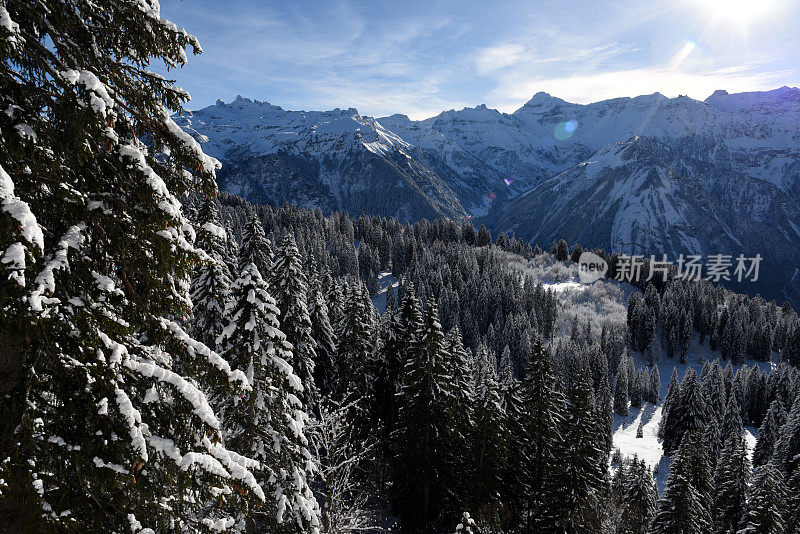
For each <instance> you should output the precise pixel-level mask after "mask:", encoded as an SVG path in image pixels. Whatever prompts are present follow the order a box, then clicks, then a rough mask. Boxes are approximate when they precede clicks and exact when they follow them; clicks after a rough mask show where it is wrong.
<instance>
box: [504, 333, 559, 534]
mask: <svg viewBox="0 0 800 534" xmlns="http://www.w3.org/2000/svg"><path fill="white" fill-rule="evenodd" d="M555 383H556V378H555V373H554V372H553V369H552V366H551V361H550V352H549V351H548V350H547V349H546V348H545V347H544V345H543V344H542V341H541V339H539V338H537V339H536V340H535V342H534V345H533V350H532V354H531V359H530V361H529V363H528V367H527V369H526V372H525V378H524V380H523V381H522V384H521V390H520V392H519V395H520V397H521V398H520V401H519V404H518V406H519V408H518V409H517V410H515V416H514V419H515V420H516V421H517V422H518V427H517V432H516V435H514V434H513V433H512V440H518V443H519V445H518V447H517V449H516V450H512V451H511V452H510V454H509V473H508V478H509V480H510V481H511V482H512V485H511V487H510V488H509V489H510V490H511V491H510V493H511V495H510V496H509V499H508V501H509V502H511V503H519V504H518V506H520V507H523V508H524V513H523V514H522V516H523V521H524V524H525V528H527V529H528V531H531V532H536V531H548V530H551V529H553V528H556V525H557V524H558V520H559V518H558V517H557V505H556V503H557V499H558V491H557V484H558V479H559V473H560V469H561V468H562V464H561V463H560V459H559V456H558V455H559V454H560V452H561V451H562V450H563V444H562V440H563V437H562V434H561V431H562V428H563V421H564V409H565V399H564V397H563V395H562V394H561V392H560V391H558V390H557V389H556V387H555V386H554V384H555ZM514 498H516V500H514Z"/></svg>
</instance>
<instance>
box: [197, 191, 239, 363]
mask: <svg viewBox="0 0 800 534" xmlns="http://www.w3.org/2000/svg"><path fill="white" fill-rule="evenodd" d="M198 217H199V221H198V224H199V228H198V230H197V247H198V248H199V249H200V250H202V251H204V252H205V253H206V257H205V259H204V260H203V262H202V264H201V265H200V267H199V269H198V270H197V274H196V275H195V276H194V278H193V279H192V304H193V306H194V317H193V319H192V334H193V335H194V337H195V338H196V339H197V340H198V341H201V342H203V343H204V344H205V345H206V346H208V347H210V348H212V349H215V348H216V339H217V337H218V336H219V335H220V334H221V333H222V329H223V328H225V326H226V325H227V322H228V320H227V318H226V317H225V306H226V305H227V302H228V298H229V293H230V285H231V276H230V271H229V270H228V265H227V264H226V263H225V258H224V255H225V246H226V245H225V243H226V241H227V234H226V233H225V230H224V229H223V228H222V226H221V224H222V223H221V222H220V215H219V206H218V202H217V199H216V198H214V197H208V198H206V199H205V200H204V201H203V203H202V205H201V208H200V211H199V214H198Z"/></svg>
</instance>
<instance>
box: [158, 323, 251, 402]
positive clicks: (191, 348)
mask: <svg viewBox="0 0 800 534" xmlns="http://www.w3.org/2000/svg"><path fill="white" fill-rule="evenodd" d="M159 321H160V322H161V326H162V328H164V329H165V330H167V331H168V332H169V333H170V334H171V335H172V337H174V338H175V339H176V340H177V341H178V342H180V343H181V344H183V346H184V347H186V350H187V351H188V352H189V355H190V356H196V355H199V356H201V357H203V358H205V360H206V361H207V362H208V363H210V364H211V365H213V366H214V367H216V368H217V369H219V370H220V371H222V372H223V373H225V374H226V375H227V376H228V381H229V382H231V383H232V384H238V385H239V387H240V388H242V389H243V390H248V391H249V390H251V389H253V388H252V386H251V385H250V381H249V380H247V376H246V375H245V374H244V373H243V372H242V371H240V370H239V369H231V365H230V364H229V363H228V362H227V361H226V360H225V359H224V358H222V357H221V356H220V355H219V354H217V353H216V352H214V351H213V350H211V349H209V348H208V347H207V346H206V345H205V344H204V343H201V342H200V341H197V340H196V339H194V338H193V337H192V336H190V335H189V334H187V333H186V331H185V330H184V329H183V328H181V325H179V324H178V323H176V322H175V321H170V320H169V319H164V318H163V317H162V318H160V319H159Z"/></svg>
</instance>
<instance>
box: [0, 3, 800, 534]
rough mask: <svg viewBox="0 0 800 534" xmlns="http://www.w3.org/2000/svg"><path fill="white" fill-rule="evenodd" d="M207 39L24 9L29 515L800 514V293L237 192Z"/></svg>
mask: <svg viewBox="0 0 800 534" xmlns="http://www.w3.org/2000/svg"><path fill="white" fill-rule="evenodd" d="M187 47H191V48H192V49H193V51H194V52H195V53H199V52H201V49H200V47H199V44H198V42H197V40H196V39H195V38H194V37H193V36H191V35H189V34H188V33H187V32H186V31H184V30H183V29H179V28H178V27H177V26H175V25H174V24H172V23H171V22H169V21H166V20H164V19H162V18H161V16H160V11H159V6H158V4H157V2H154V1H125V0H123V1H120V2H100V3H97V2H84V1H81V0H77V1H74V2H73V1H69V2H62V1H49V0H38V1H36V2H19V1H13V2H12V1H9V2H3V3H1V4H0V57H2V62H0V64H1V65H2V68H0V87H2V88H3V90H2V91H1V92H0V110H3V113H0V138H2V141H3V142H2V143H0V399H2V402H1V403H0V530H3V531H9V532H80V533H83V532H131V533H133V534H152V533H155V532H246V533H253V532H266V533H270V534H272V533H275V534H282V533H297V534H299V533H337V534H338V533H347V532H350V533H352V532H370V531H377V532H380V531H387V530H391V531H403V532H411V533H415V532H417V533H419V532H424V533H429V532H431V533H442V532H460V533H462V534H464V533H466V532H471V533H484V534H489V533H493V534H499V533H516V532H531V533H532V532H554V533H556V532H569V533H587V534H589V533H598V532H602V533H606V532H608V533H615V532H617V533H644V532H652V533H659V534H660V533H679V532H680V533H689V532H691V533H695V532H699V533H711V532H715V533H716V532H746V533H750V532H753V533H755V532H769V533H781V532H787V533H790V534H798V533H800V501H799V500H798V499H799V498H800V497H798V496H800V373H799V372H798V365H800V320H798V316H797V314H796V313H795V311H794V310H793V309H792V308H791V306H789V305H788V304H787V305H782V306H779V305H778V304H776V303H774V302H766V301H765V300H764V299H762V298H760V297H748V296H743V295H739V294H736V293H732V292H730V291H729V290H726V289H724V288H722V287H719V286H716V285H712V284H711V283H709V282H705V281H703V282H687V281H683V280H679V279H677V278H674V273H672V274H670V273H668V276H667V278H666V279H664V280H661V281H659V280H658V278H656V279H654V281H653V283H652V284H647V283H644V282H642V283H641V284H638V285H637V286H636V287H634V286H632V285H630V284H627V283H620V282H617V281H616V280H615V279H614V278H615V275H616V274H617V271H618V268H619V262H620V258H619V257H617V256H616V255H615V254H614V253H613V252H610V251H609V252H604V251H602V250H596V251H594V252H595V253H596V254H598V255H600V256H602V257H603V258H605V259H606V261H607V263H608V265H609V269H608V272H607V274H606V278H603V279H601V280H597V281H595V282H594V284H592V285H581V284H580V283H579V282H578V281H577V278H578V277H577V269H576V266H575V260H577V259H578V258H579V257H580V254H581V252H582V251H583V250H582V248H581V247H580V246H579V245H576V246H573V247H572V248H571V249H570V247H569V246H568V245H567V243H566V242H565V241H563V240H560V241H558V242H556V243H554V244H553V246H552V249H550V251H544V250H542V248H541V247H540V246H538V245H532V244H530V243H526V242H523V241H520V240H519V239H517V238H515V237H513V236H509V235H506V234H504V233H500V234H498V235H495V236H493V235H492V234H491V233H490V232H489V231H488V230H487V229H486V228H485V227H483V226H481V227H480V228H478V229H476V228H475V227H474V226H472V225H471V224H470V223H464V222H456V221H454V220H452V219H444V218H442V219H437V220H433V221H430V220H425V219H422V220H420V221H418V222H415V223H413V224H410V223H407V222H399V221H398V220H397V219H393V218H381V217H377V216H371V215H360V216H357V217H353V216H350V215H348V214H347V213H344V212H333V213H330V214H324V213H323V212H322V211H321V210H319V209H316V210H312V209H309V208H301V207H295V206H288V205H287V206H284V207H277V206H274V205H252V204H249V203H247V202H246V201H245V200H243V199H241V198H238V197H233V196H229V195H226V194H220V193H219V191H218V190H217V185H216V182H215V179H216V170H217V169H218V168H219V166H220V163H219V161H217V160H215V159H214V158H212V157H210V156H208V155H206V154H205V153H204V152H203V150H202V148H201V145H200V144H199V143H198V142H196V141H195V139H193V138H192V137H191V136H189V135H188V134H186V133H185V132H184V131H183V130H182V129H181V128H180V127H179V126H178V124H177V123H176V122H175V120H173V118H172V117H173V114H175V113H177V114H180V113H182V111H183V105H184V104H186V102H187V101H188V94H187V93H186V92H185V91H183V90H182V89H180V88H179V87H176V86H175V85H174V83H173V82H171V81H170V80H167V79H166V78H164V77H162V76H160V75H157V74H154V73H153V72H152V71H151V70H150V69H149V67H150V66H151V63H155V62H161V63H163V64H165V65H167V66H169V67H179V66H181V65H183V64H185V63H186V62H187V59H188V58H187V55H186V49H187ZM373 148H375V147H373ZM433 213H439V212H438V211H436V210H433ZM546 245H548V246H547V248H550V247H549V243H548V244H546ZM650 269H651V266H650V265H649V264H647V263H645V264H644V266H643V267H642V270H643V272H644V273H645V274H646V273H647V272H649V271H650ZM646 278H647V277H646V276H645V277H643V278H642V279H643V280H644V279H646ZM379 308H380V311H379ZM670 367H674V368H675V371H674V372H673V373H672V375H671V376H670V378H669V380H668V381H667V377H666V376H662V374H663V373H662V369H665V368H667V369H669V368H670ZM679 369H680V373H679V371H678V370H679ZM698 369H699V370H700V372H699V373H698V372H697V370H698ZM667 383H668V387H667V388H666V389H665V388H664V387H663V386H662V384H667ZM651 409H652V410H651ZM656 412H657V413H658V414H659V418H658V419H655V418H654V417H651V418H650V419H649V420H648V421H647V425H646V428H645V425H644V421H643V418H644V414H645V413H651V414H655V413H656ZM630 417H636V419H635V420H636V421H640V423H639V428H638V429H637V432H636V437H631V436H628V435H627V434H626V430H627V429H626V428H624V425H625V424H626V423H628V422H629V419H626V418H630ZM654 426H657V428H653V427H654ZM655 434H657V435H658V436H656V435H655ZM755 434H757V440H756V441H755V443H751V441H748V440H750V439H751V438H752V437H753V436H754V435H755ZM636 440H642V441H641V443H637V441H636ZM645 443H647V444H648V445H647V447H645V445H644V444H645ZM623 449H624V451H623ZM639 450H641V451H643V452H644V451H645V450H647V457H646V458H645V456H644V454H643V455H642V457H641V458H639V457H638V456H637V454H638V453H637V452H636V451H639ZM654 458H655V460H654ZM655 469H657V470H658V472H657V473H654V471H653V470H655ZM654 474H655V475H656V476H657V477H658V480H659V482H663V484H662V485H663V491H661V492H659V490H658V486H657V483H656V479H655V478H654ZM664 477H666V480H664Z"/></svg>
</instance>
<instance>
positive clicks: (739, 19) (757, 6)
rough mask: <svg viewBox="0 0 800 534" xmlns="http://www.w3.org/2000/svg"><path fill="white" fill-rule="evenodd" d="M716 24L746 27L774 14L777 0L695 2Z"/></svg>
mask: <svg viewBox="0 0 800 534" xmlns="http://www.w3.org/2000/svg"><path fill="white" fill-rule="evenodd" d="M695 1H696V2H697V3H698V4H699V5H700V6H701V7H702V8H703V9H704V10H705V11H706V13H707V14H708V16H709V17H711V18H712V19H714V20H715V21H717V22H726V23H729V24H737V25H742V26H747V25H749V24H751V23H753V22H756V21H758V20H759V19H763V18H765V17H767V16H769V15H771V14H773V13H774V12H775V9H776V8H777V4H778V0H695Z"/></svg>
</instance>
